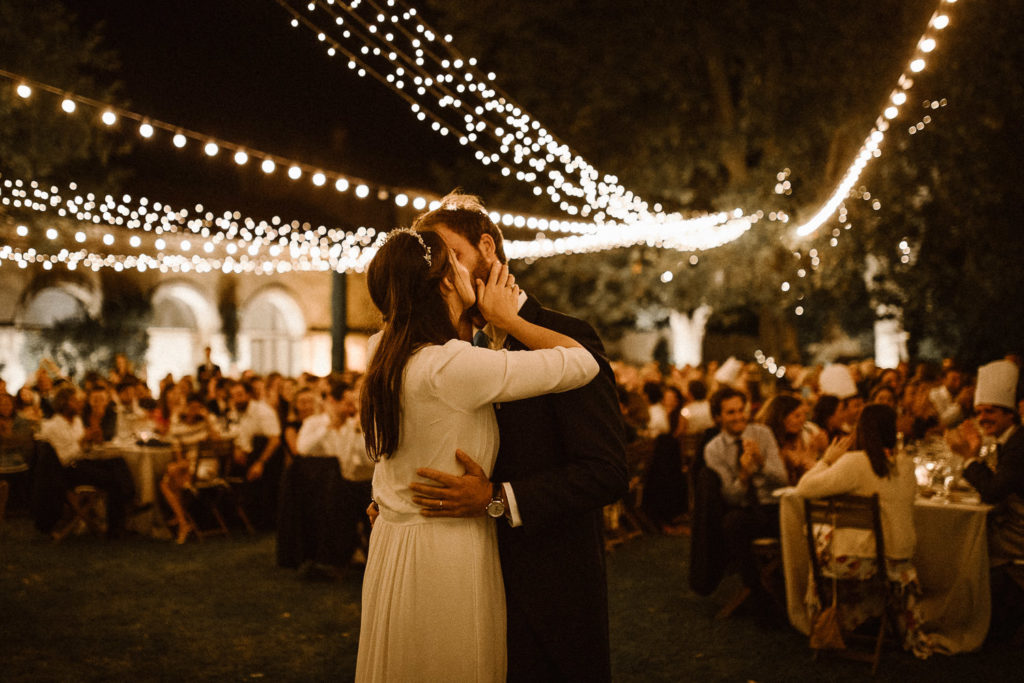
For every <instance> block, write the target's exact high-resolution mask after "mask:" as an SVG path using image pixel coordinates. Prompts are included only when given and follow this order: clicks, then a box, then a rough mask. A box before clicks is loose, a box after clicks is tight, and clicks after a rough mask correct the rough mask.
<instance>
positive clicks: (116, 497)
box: [37, 384, 135, 538]
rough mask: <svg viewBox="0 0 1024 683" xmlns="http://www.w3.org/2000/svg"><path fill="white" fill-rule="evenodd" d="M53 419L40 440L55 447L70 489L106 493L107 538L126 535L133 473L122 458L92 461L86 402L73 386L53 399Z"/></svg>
mask: <svg viewBox="0 0 1024 683" xmlns="http://www.w3.org/2000/svg"><path fill="white" fill-rule="evenodd" d="M52 404H53V409H54V415H53V417H51V418H49V419H48V420H44V421H43V423H42V425H41V426H40V428H39V434H38V435H37V438H38V439H39V440H40V441H45V442H47V443H48V444H50V445H51V446H52V447H53V450H54V451H55V452H56V454H57V459H58V460H60V464H61V465H62V466H63V468H64V474H65V478H66V481H67V484H68V485H69V486H72V487H73V486H78V485H82V484H88V485H90V486H95V487H97V488H99V489H101V490H103V491H106V493H107V535H108V536H109V537H112V538H116V537H119V536H121V535H123V534H124V522H125V517H126V516H127V510H128V505H129V503H131V501H132V499H133V498H134V496H135V484H134V481H133V480H132V475H131V471H130V470H129V469H128V465H127V464H126V463H125V461H124V459H123V458H105V459H102V460H89V459H87V458H86V455H87V454H86V448H87V447H88V445H89V440H88V438H87V435H86V431H85V427H84V426H83V425H82V418H81V416H80V415H81V412H82V407H83V405H84V398H83V396H82V394H81V392H79V391H78V389H77V388H75V387H74V386H72V385H70V384H67V385H64V386H62V387H61V388H60V389H58V390H57V392H56V394H54V396H53V402H52Z"/></svg>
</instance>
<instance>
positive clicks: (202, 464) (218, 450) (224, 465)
mask: <svg viewBox="0 0 1024 683" xmlns="http://www.w3.org/2000/svg"><path fill="white" fill-rule="evenodd" d="M234 448H235V446H234V442H232V441H230V440H226V439H207V440H204V441H200V442H199V443H198V444H197V445H196V461H195V463H194V465H193V467H192V470H191V477H190V479H191V481H192V483H193V484H197V483H201V481H205V480H208V479H210V478H212V477H222V476H224V475H225V474H226V473H227V472H228V468H229V466H230V463H231V459H232V457H233V456H234Z"/></svg>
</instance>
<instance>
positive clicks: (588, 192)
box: [277, 0, 684, 226]
mask: <svg viewBox="0 0 1024 683" xmlns="http://www.w3.org/2000/svg"><path fill="white" fill-rule="evenodd" d="M277 2H278V4H279V5H281V6H282V7H283V8H284V9H285V10H286V11H288V12H289V14H291V16H292V19H291V24H292V26H293V27H298V26H300V25H304V26H306V27H307V28H309V29H310V30H311V31H312V32H313V33H314V34H315V35H316V37H317V39H318V40H319V41H320V42H322V43H324V44H326V45H328V46H329V48H328V50H329V54H337V53H339V52H340V53H342V54H344V55H346V56H347V57H348V58H349V61H348V67H349V68H350V69H353V70H357V69H358V71H357V72H358V73H359V74H360V75H369V76H371V77H373V78H375V79H377V80H379V81H380V82H381V83H383V84H385V85H386V86H387V87H389V88H391V89H392V91H394V92H395V93H396V94H397V95H399V96H400V97H401V98H402V99H404V100H406V101H407V102H408V103H409V104H410V106H411V108H412V112H413V114H414V115H416V117H417V118H418V119H420V120H421V121H424V122H428V120H429V124H430V126H431V128H433V129H434V130H435V131H436V132H437V133H438V134H440V135H442V136H447V135H453V136H455V137H456V139H458V141H459V142H460V143H461V144H463V145H467V146H469V147H472V148H473V149H474V156H475V158H476V159H477V160H478V161H479V162H480V163H481V164H483V165H485V166H491V165H494V166H496V167H497V168H498V169H499V170H500V172H501V173H502V175H505V176H508V177H514V178H515V179H516V180H518V181H521V182H525V183H528V184H530V185H532V186H533V191H534V194H536V195H538V196H542V195H547V196H548V197H549V199H550V200H551V201H552V202H553V203H556V204H557V205H558V206H559V208H560V209H561V210H563V211H565V212H566V213H568V214H570V215H572V216H576V215H579V216H581V217H588V216H591V214H593V218H594V220H595V221H596V222H597V223H598V224H603V223H606V222H612V221H619V222H621V223H623V224H625V225H627V226H632V225H634V224H637V223H651V222H659V221H663V220H667V221H669V222H673V221H679V220H684V219H683V218H682V217H681V216H680V215H679V214H672V215H669V216H665V215H664V214H663V213H662V212H660V211H654V212H652V211H650V210H649V209H648V205H647V203H646V202H644V201H643V200H642V199H641V198H640V197H639V196H637V195H635V194H634V193H632V192H629V191H627V190H626V189H625V188H624V187H623V186H621V185H620V184H619V182H618V179H617V178H615V177H614V176H610V175H605V176H601V174H599V173H598V172H597V170H596V169H595V168H594V167H593V166H591V165H590V164H589V163H588V162H587V161H586V160H585V159H583V158H582V157H581V156H579V155H578V154H575V153H574V152H572V150H571V149H570V148H569V147H568V145H565V144H564V143H562V142H560V141H558V140H557V139H556V138H555V137H554V136H553V135H552V134H551V133H550V132H548V130H547V129H546V128H545V127H544V126H543V125H541V124H540V122H539V121H537V120H536V119H535V118H533V117H531V116H530V115H529V114H528V113H527V112H526V111H525V110H524V109H523V108H522V107H521V106H519V105H517V104H516V103H515V102H514V101H513V100H512V98H511V97H509V96H508V95H507V94H505V93H502V92H499V91H498V89H497V87H496V86H495V84H494V83H493V81H494V78H495V75H494V74H493V72H488V73H486V74H485V73H483V72H482V71H480V70H479V69H478V68H477V62H476V59H475V58H468V59H467V58H465V57H464V56H462V55H461V54H460V53H458V52H457V51H456V50H455V48H454V47H453V46H452V45H451V36H444V37H442V36H440V35H439V34H438V33H437V31H435V30H434V29H432V28H431V27H430V26H429V25H428V24H427V23H426V22H425V21H423V19H422V18H421V17H419V16H418V14H417V12H416V11H415V9H414V8H410V9H408V10H406V11H404V12H402V13H401V14H398V12H397V11H391V10H388V11H387V12H385V11H383V10H382V9H381V8H380V7H379V6H378V5H376V4H375V3H373V2H367V3H366V5H365V7H364V11H363V12H360V11H358V8H359V6H360V3H351V4H346V3H338V5H336V6H335V4H334V3H333V2H325V1H324V0H317V1H314V2H308V3H305V9H306V11H307V12H308V13H309V14H310V15H312V16H307V15H304V14H303V13H302V12H301V11H300V10H299V9H296V8H295V7H293V6H292V3H290V2H288V0H277ZM343 14H344V15H345V16H342V15H343ZM318 15H319V16H318ZM321 17H322V18H321ZM332 19H333V21H334V24H333V25H330V24H329V22H330V21H331V20H332ZM325 22H328V23H325ZM337 36H340V38H339V37H337ZM399 38H401V39H402V41H403V44H408V46H409V48H410V49H411V50H412V53H411V54H409V53H406V52H405V50H404V49H403V48H402V47H401V46H399V45H398V43H397V40H398V39H399ZM341 40H351V41H355V42H359V43H361V45H360V46H359V47H354V48H352V49H349V48H346V47H345V46H344V45H342V43H341ZM438 53H440V54H438ZM374 58H376V60H375V62H376V63H377V65H376V66H375V65H371V64H370V61H371V60H373V59H374ZM428 62H429V64H428ZM385 72H387V73H385ZM407 84H409V85H410V86H411V87H409V88H407V87H406V85H407ZM410 91H414V93H415V94H412V93H411V92H410ZM485 143H486V144H485Z"/></svg>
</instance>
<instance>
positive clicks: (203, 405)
mask: <svg viewBox="0 0 1024 683" xmlns="http://www.w3.org/2000/svg"><path fill="white" fill-rule="evenodd" d="M358 380H359V377H358V375H357V374H354V373H345V374H335V375H331V376H330V377H318V376H315V375H311V374H308V373H307V374H303V375H301V376H299V377H285V376H282V375H281V374H279V373H271V374H269V375H267V376H266V377H264V376H260V375H258V374H256V373H253V372H251V371H246V372H243V373H240V374H239V375H238V376H237V377H226V376H224V374H223V373H222V371H221V368H220V367H219V366H218V365H217V364H215V363H212V361H211V360H210V353H209V349H206V358H205V361H204V363H202V364H201V365H200V366H199V367H198V368H197V373H196V375H195V376H189V375H186V376H184V377H179V378H175V377H172V376H170V375H168V376H167V377H164V378H163V379H162V380H161V381H160V382H159V390H158V392H157V393H156V395H154V394H153V393H152V392H151V391H150V388H149V386H148V384H147V383H146V382H145V381H143V380H142V379H141V378H140V377H138V376H136V375H135V374H134V371H133V369H132V366H131V363H130V362H129V360H128V359H127V358H126V357H125V356H123V355H122V354H117V355H116V356H115V360H114V362H113V364H112V367H111V368H110V370H109V372H107V373H101V372H98V371H92V372H88V373H86V374H85V376H84V377H83V378H82V379H81V381H80V382H74V381H73V380H72V379H71V378H68V377H65V376H63V375H62V374H61V373H60V370H59V368H58V367H57V366H56V364H55V363H53V362H52V361H49V360H44V361H43V362H42V363H41V364H40V366H39V369H38V370H37V371H36V372H35V373H34V374H33V375H32V377H31V379H30V381H29V383H27V384H26V385H25V386H24V387H22V388H21V389H19V390H18V391H17V393H16V394H14V395H11V394H9V393H7V391H6V386H3V387H0V389H3V391H0V477H3V478H4V479H5V480H7V481H8V483H9V484H10V485H11V488H12V491H11V496H10V500H11V503H12V505H13V506H20V507H22V508H24V509H25V510H27V511H28V512H29V513H30V514H32V515H33V517H34V518H35V519H36V523H37V526H38V527H39V528H40V530H42V531H45V532H49V531H50V530H51V529H52V528H54V526H55V525H56V524H57V523H58V521H59V518H60V517H61V514H62V511H61V509H62V508H63V507H64V491H66V490H68V488H73V487H74V486H77V485H80V484H89V485H92V486H95V487H97V488H98V489H100V490H101V491H103V492H104V493H105V495H106V506H105V509H106V521H107V528H108V534H109V535H110V536H115V537H116V536H122V535H124V534H125V533H126V520H127V519H128V517H129V516H130V515H132V514H133V513H137V512H138V511H139V509H140V507H141V506H140V504H139V503H138V502H137V500H136V498H137V496H136V493H137V492H136V487H135V485H134V483H133V475H132V472H131V470H130V468H129V467H128V465H127V464H126V462H125V460H124V459H123V458H121V457H116V456H115V455H111V449H110V448H107V447H116V445H117V444H132V445H140V446H147V445H150V446H155V447H160V448H172V449H173V452H174V453H175V455H174V458H173V460H172V461H171V462H170V463H168V464H167V467H166V470H164V469H163V467H162V466H161V471H159V472H157V473H156V476H157V480H156V482H154V485H157V482H158V490H159V494H160V499H161V500H159V501H158V506H159V508H160V509H161V510H162V511H163V513H164V516H165V517H166V521H167V524H168V526H171V527H175V528H176V529H177V531H176V533H174V534H172V538H174V539H175V540H176V541H177V542H179V543H183V542H185V541H186V540H187V539H188V538H189V537H190V536H191V535H192V534H193V533H194V532H195V531H196V528H195V522H194V519H193V516H192V515H191V514H190V510H189V508H190V505H191V504H192V501H193V496H194V495H195V492H194V490H192V488H191V487H192V486H193V485H194V483H195V482H197V481H200V482H201V481H204V480H209V479H211V478H215V477H232V478H233V480H237V484H236V485H237V486H238V488H239V491H240V500H241V501H242V510H243V514H246V515H247V517H249V518H251V519H252V521H253V522H254V523H255V525H256V526H257V527H258V528H260V529H264V530H271V529H275V528H277V526H278V516H279V514H281V515H282V516H287V517H288V518H289V520H290V521H291V522H292V526H291V527H289V531H288V533H292V534H293V535H295V536H296V537H298V538H299V539H300V542H302V543H306V544H309V543H311V542H312V541H310V540H309V539H311V538H316V537H318V536H320V537H324V536H327V537H329V538H328V539H327V540H326V541H323V542H326V543H333V544H334V545H335V546H336V547H338V548H341V550H340V552H338V553H335V554H334V555H332V556H331V558H330V560H331V563H332V564H333V566H336V567H343V566H344V565H345V564H347V563H348V562H349V561H350V560H351V559H352V558H353V557H355V558H356V560H360V559H364V558H365V555H364V554H363V555H361V553H364V551H365V543H366V536H367V534H368V527H369V524H368V521H367V520H366V518H365V508H366V505H367V503H368V502H369V500H370V498H371V493H370V490H369V488H370V483H369V480H370V478H371V477H372V474H373V461H371V460H370V459H369V458H367V457H366V455H365V449H364V447H363V443H362V434H361V432H360V431H359V430H358V428H357V427H358V420H355V419H354V416H355V415H356V414H357V412H358V410H357V407H356V401H357V395H358V392H357V391H356V388H355V387H356V383H357V382H358ZM306 423H309V425H307V424H306ZM304 426H306V427H307V428H306V434H305V436H303V428H304ZM212 442H228V443H230V444H231V447H230V451H231V453H232V455H231V457H230V458H229V460H230V462H229V463H225V464H226V465H227V467H225V468H224V469H223V471H221V469H220V468H218V467H213V466H211V463H210V462H209V461H208V460H204V461H203V463H202V464H201V465H200V464H199V462H198V458H197V454H198V451H199V448H200V446H201V445H202V444H208V443H212ZM39 444H46V445H47V446H48V447H49V448H50V449H52V455H53V458H52V461H50V465H49V466H45V465H44V466H43V467H42V468H38V467H36V465H37V464H38V461H39V457H38V454H39V453H40V448H42V447H41V446H40V445H39ZM114 450H115V452H116V448H114ZM101 452H102V455H97V454H99V453H101ZM304 458H310V459H318V460H321V461H322V462H323V463H326V464H327V466H328V467H327V469H322V470H320V473H319V474H320V476H316V477H312V478H310V477H308V476H307V479H306V485H305V489H303V490H304V493H305V496H299V497H296V496H294V495H291V497H288V496H287V494H284V495H283V494H282V491H284V490H285V489H288V487H289V486H291V484H292V483H293V482H294V480H295V478H294V477H292V478H291V479H289V476H288V472H289V470H290V469H292V468H293V467H294V466H295V464H296V462H298V461H300V460H302V459H304ZM298 469H302V467H299V468H298ZM325 472H326V473H327V475H331V474H336V485H335V486H334V489H333V492H332V494H331V495H328V496H324V495H322V493H323V490H325V489H326V488H327V485H326V482H327V481H328V479H329V476H324V473H325ZM308 474H309V473H308V472H306V475H308ZM43 479H45V480H46V481H42V480H43ZM300 488H301V487H300ZM289 490H291V489H289ZM43 492H45V495H44V494H43ZM293 493H294V491H293ZM285 498H287V500H285ZM44 499H45V500H44ZM296 500H297V501H298V504H300V505H303V506H304V509H303V511H302V514H301V515H300V517H301V520H300V523H299V525H298V526H297V527H296V526H295V525H294V523H293V522H294V520H295V516H294V515H292V514H291V511H290V510H285V509H284V503H286V502H290V503H295V501H296ZM282 511H283V512H282ZM64 514H66V511H65V512H64ZM325 520H339V524H338V525H337V526H333V525H325V524H324V521H325ZM278 531H279V532H280V531H281V529H278ZM321 540H322V539H321ZM339 558H340V559H339ZM306 559H310V560H312V559H315V560H317V561H319V560H320V559H321V558H320V557H319V556H311V557H308V558H307V557H303V560H304V561H305V560H306Z"/></svg>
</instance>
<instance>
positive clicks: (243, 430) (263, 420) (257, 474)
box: [228, 382, 282, 528]
mask: <svg viewBox="0 0 1024 683" xmlns="http://www.w3.org/2000/svg"><path fill="white" fill-rule="evenodd" d="M257 391H258V389H257V388H256V386H255V385H254V384H253V383H252V382H236V383H234V384H232V385H231V387H230V389H229V390H228V396H229V397H230V399H231V407H232V410H233V411H234V413H235V414H236V415H237V416H238V436H237V437H235V457H234V461H235V465H236V466H237V467H238V468H244V471H245V475H244V476H245V480H246V481H247V482H249V484H250V486H249V487H248V490H247V491H246V493H245V496H244V498H245V499H246V500H245V507H246V508H247V512H248V513H249V516H250V519H252V520H253V524H255V525H256V526H257V527H263V528H269V527H271V526H273V523H274V518H275V516H276V510H277V487H278V484H279V483H280V477H281V469H282V458H281V456H280V453H279V452H278V446H279V445H280V444H281V423H280V422H278V419H277V411H275V410H274V409H273V408H271V407H270V406H268V405H267V404H266V403H264V402H263V401H260V400H259V399H258V397H257Z"/></svg>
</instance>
